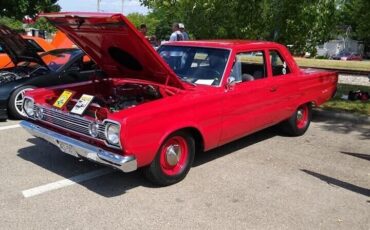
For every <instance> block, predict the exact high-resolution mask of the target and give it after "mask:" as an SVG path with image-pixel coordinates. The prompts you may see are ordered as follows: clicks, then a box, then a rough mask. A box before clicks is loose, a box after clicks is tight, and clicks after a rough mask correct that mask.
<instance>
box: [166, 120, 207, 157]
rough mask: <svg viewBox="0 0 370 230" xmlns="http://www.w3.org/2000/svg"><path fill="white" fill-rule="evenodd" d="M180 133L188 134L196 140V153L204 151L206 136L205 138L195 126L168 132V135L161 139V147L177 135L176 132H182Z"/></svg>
mask: <svg viewBox="0 0 370 230" xmlns="http://www.w3.org/2000/svg"><path fill="white" fill-rule="evenodd" d="M180 131H183V132H186V133H188V134H189V135H191V136H192V137H193V138H194V142H195V148H196V151H197V150H198V151H203V150H204V146H205V143H204V136H203V134H202V132H201V131H200V130H199V129H198V128H196V127H194V126H184V127H179V128H175V129H172V130H171V131H169V132H166V134H165V135H163V137H162V138H161V141H160V146H161V145H162V143H163V142H164V141H165V140H166V139H167V138H168V137H169V136H170V135H172V134H173V133H176V132H180Z"/></svg>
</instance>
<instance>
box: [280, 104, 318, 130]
mask: <svg viewBox="0 0 370 230" xmlns="http://www.w3.org/2000/svg"><path fill="white" fill-rule="evenodd" d="M302 113H303V114H302ZM311 117H312V105H311V104H310V103H308V104H304V105H301V106H299V107H298V108H297V110H296V111H295V112H294V113H293V115H292V116H291V117H290V118H289V119H288V120H286V121H284V122H282V123H281V124H280V128H281V130H282V131H283V132H284V133H285V134H287V135H289V136H295V137H296V136H302V135H303V134H304V133H305V132H306V131H307V129H308V127H309V126H310V123H311Z"/></svg>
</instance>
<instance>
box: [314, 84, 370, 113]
mask: <svg viewBox="0 0 370 230" xmlns="http://www.w3.org/2000/svg"><path fill="white" fill-rule="evenodd" d="M350 90H352V91H356V90H361V91H365V92H368V93H370V87H369V86H357V85H346V84H340V85H338V91H337V94H336V96H335V97H334V98H333V99H331V100H330V101H328V102H327V103H325V104H323V105H322V106H321V107H322V108H325V109H330V110H337V111H347V112H352V113H358V114H365V115H368V116H370V100H368V101H367V102H362V101H359V100H356V101H349V100H343V99H341V97H342V95H343V94H344V95H348V92H349V91H350Z"/></svg>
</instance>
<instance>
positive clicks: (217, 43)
mask: <svg viewBox="0 0 370 230" xmlns="http://www.w3.org/2000/svg"><path fill="white" fill-rule="evenodd" d="M163 45H175V46H201V47H209V48H225V49H232V48H242V47H256V48H261V47H277V46H281V45H280V44H278V43H275V42H270V41H258V40H196V41H175V42H167V43H165V44H163Z"/></svg>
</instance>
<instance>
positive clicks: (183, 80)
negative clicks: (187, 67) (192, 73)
mask: <svg viewBox="0 0 370 230" xmlns="http://www.w3.org/2000/svg"><path fill="white" fill-rule="evenodd" d="M180 80H181V81H182V82H186V83H188V84H190V85H192V86H197V84H195V83H193V82H190V81H187V80H185V79H184V78H181V77H180Z"/></svg>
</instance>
